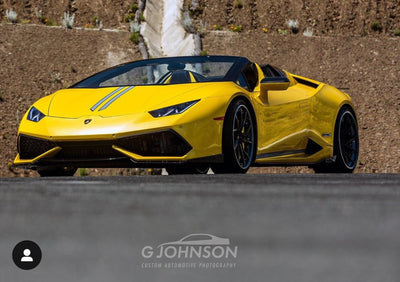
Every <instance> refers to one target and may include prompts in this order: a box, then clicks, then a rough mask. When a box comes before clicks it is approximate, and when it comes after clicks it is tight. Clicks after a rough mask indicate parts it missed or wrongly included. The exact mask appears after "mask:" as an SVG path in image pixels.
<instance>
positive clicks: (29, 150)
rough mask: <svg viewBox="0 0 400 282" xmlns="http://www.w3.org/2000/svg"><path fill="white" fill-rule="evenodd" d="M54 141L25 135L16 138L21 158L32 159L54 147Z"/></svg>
mask: <svg viewBox="0 0 400 282" xmlns="http://www.w3.org/2000/svg"><path fill="white" fill-rule="evenodd" d="M56 146H57V145H56V143H54V142H52V141H49V140H45V139H40V138H35V137H31V136H26V135H20V136H19V138H18V153H19V156H20V158H21V159H28V160H29V159H33V158H36V157H37V156H40V155H41V154H43V153H46V152H47V151H49V150H51V149H53V148H54V147H56Z"/></svg>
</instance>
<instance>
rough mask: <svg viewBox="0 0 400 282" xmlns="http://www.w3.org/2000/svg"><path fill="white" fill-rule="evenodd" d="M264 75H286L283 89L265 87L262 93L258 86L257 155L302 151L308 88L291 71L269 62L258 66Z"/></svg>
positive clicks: (307, 115)
mask: <svg viewBox="0 0 400 282" xmlns="http://www.w3.org/2000/svg"><path fill="white" fill-rule="evenodd" d="M261 70H262V75H261V79H260V81H261V80H262V78H263V77H262V76H263V75H264V77H282V76H285V77H287V78H288V79H289V82H290V84H289V87H288V88H287V89H286V90H280V91H273V90H270V91H268V93H267V95H262V94H261V92H260V89H258V96H257V94H256V104H257V110H258V113H259V120H258V122H259V124H258V129H259V130H258V149H259V151H258V155H257V159H267V158H269V157H279V156H285V155H293V154H300V153H304V150H305V148H306V146H307V136H306V135H307V129H308V126H309V121H310V105H311V101H310V99H311V97H312V95H311V92H310V91H309V89H308V88H307V87H303V85H301V84H299V83H297V82H296V81H295V80H294V79H293V77H291V75H290V74H288V73H286V72H284V71H281V70H279V69H277V68H274V67H272V66H269V65H267V66H264V67H262V68H261Z"/></svg>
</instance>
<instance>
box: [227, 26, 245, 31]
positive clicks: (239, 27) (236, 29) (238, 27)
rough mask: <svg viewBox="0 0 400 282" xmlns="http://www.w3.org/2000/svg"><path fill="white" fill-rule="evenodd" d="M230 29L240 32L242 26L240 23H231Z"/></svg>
mask: <svg viewBox="0 0 400 282" xmlns="http://www.w3.org/2000/svg"><path fill="white" fill-rule="evenodd" d="M230 30H231V31H233V32H242V30H243V27H242V26H241V25H231V26H230Z"/></svg>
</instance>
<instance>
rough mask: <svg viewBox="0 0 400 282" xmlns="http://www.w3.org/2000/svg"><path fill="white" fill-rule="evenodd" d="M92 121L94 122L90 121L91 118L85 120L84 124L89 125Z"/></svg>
mask: <svg viewBox="0 0 400 282" xmlns="http://www.w3.org/2000/svg"><path fill="white" fill-rule="evenodd" d="M91 121H92V119H90V118H89V119H85V121H84V123H85V124H88V123H90V122H91Z"/></svg>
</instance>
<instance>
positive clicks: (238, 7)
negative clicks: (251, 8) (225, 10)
mask: <svg viewBox="0 0 400 282" xmlns="http://www.w3.org/2000/svg"><path fill="white" fill-rule="evenodd" d="M234 7H235V8H236V9H242V8H243V3H242V1H236V2H235V5H234Z"/></svg>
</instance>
